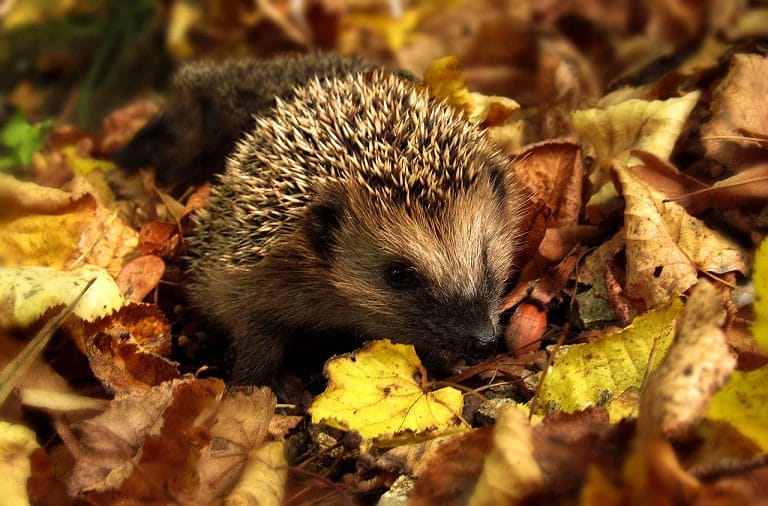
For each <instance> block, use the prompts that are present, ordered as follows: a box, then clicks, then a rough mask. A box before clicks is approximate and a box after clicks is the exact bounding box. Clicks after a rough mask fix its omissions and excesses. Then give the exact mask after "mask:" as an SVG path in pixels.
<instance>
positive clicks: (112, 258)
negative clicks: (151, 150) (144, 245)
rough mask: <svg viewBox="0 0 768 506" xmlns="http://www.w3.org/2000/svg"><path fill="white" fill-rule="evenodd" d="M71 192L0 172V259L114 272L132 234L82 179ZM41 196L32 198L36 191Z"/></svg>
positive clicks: (134, 241) (130, 246)
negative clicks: (1, 199)
mask: <svg viewBox="0 0 768 506" xmlns="http://www.w3.org/2000/svg"><path fill="white" fill-rule="evenodd" d="M77 181H80V182H81V183H79V184H77V183H75V185H76V186H78V187H79V188H80V189H79V190H78V191H77V192H73V193H71V194H68V195H67V194H65V193H63V192H61V191H58V190H57V191H51V190H50V189H45V188H43V187H40V186H37V185H35V184H32V183H22V182H19V181H16V180H15V179H13V178H10V177H8V176H6V175H3V174H0V195H8V196H9V200H7V202H8V205H7V207H5V209H3V210H2V211H0V260H2V261H3V262H4V263H5V264H11V265H14V264H15V265H42V266H48V267H54V268H63V267H74V266H77V265H78V264H79V263H87V264H93V265H97V266H99V267H104V268H105V269H107V271H109V273H110V274H112V275H113V276H116V275H117V273H118V272H120V267H121V266H122V263H123V259H124V258H125V256H126V255H127V254H128V253H130V252H131V251H133V249H134V248H135V247H136V244H137V234H136V232H135V231H134V230H133V229H131V228H129V227H127V226H126V225H124V224H123V223H122V222H121V221H120V220H119V219H118V218H117V217H116V215H115V214H114V213H113V212H111V211H110V210H108V209H106V208H105V207H103V206H102V205H100V204H99V201H98V200H97V198H96V197H95V196H94V194H93V193H83V191H89V190H88V189H90V188H91V186H90V185H89V184H87V183H85V182H83V180H81V179H77V180H76V182H77ZM38 193H39V194H40V195H39V196H37V194H38Z"/></svg>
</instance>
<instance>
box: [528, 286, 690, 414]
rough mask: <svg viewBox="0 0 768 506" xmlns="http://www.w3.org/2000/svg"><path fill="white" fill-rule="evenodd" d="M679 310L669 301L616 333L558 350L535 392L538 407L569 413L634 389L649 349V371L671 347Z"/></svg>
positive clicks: (679, 305) (676, 302) (676, 303)
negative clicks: (536, 393)
mask: <svg viewBox="0 0 768 506" xmlns="http://www.w3.org/2000/svg"><path fill="white" fill-rule="evenodd" d="M681 309H682V302H680V299H679V298H677V297H675V298H673V299H671V300H670V301H669V302H668V303H667V304H666V305H664V306H662V307H659V308H658V309H654V310H651V311H648V312H646V313H645V314H643V315H640V316H638V317H637V318H635V320H634V321H633V322H632V324H631V325H630V326H628V327H626V328H624V329H622V330H620V331H618V332H614V333H610V334H606V335H604V336H602V337H601V338H600V339H599V340H596V341H594V342H591V343H587V344H574V345H571V346H566V347H563V348H561V355H560V356H558V357H556V358H555V361H554V364H553V365H552V368H551V370H550V371H549V374H548V375H547V377H546V379H545V380H544V385H543V386H542V387H541V391H540V393H539V400H540V405H541V406H544V407H545V408H558V409H559V410H561V411H565V412H569V413H570V412H573V411H576V410H579V409H584V408H586V407H587V406H590V405H595V404H598V405H599V404H602V403H604V402H607V401H608V400H610V398H611V397H613V396H617V395H620V394H622V393H623V392H624V391H625V390H627V389H629V388H640V385H641V384H642V382H643V378H644V376H645V371H646V368H647V367H648V360H649V359H650V357H651V350H652V349H653V348H654V346H655V353H654V359H653V363H652V364H651V365H650V367H651V368H652V369H653V368H655V367H656V366H657V365H658V364H659V363H660V362H661V359H662V358H663V356H664V353H665V352H666V350H667V348H668V347H669V345H670V343H671V342H672V336H673V334H674V323H675V319H676V318H677V317H678V315H679V314H680V310H681Z"/></svg>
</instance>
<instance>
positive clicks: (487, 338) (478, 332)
mask: <svg viewBox="0 0 768 506" xmlns="http://www.w3.org/2000/svg"><path fill="white" fill-rule="evenodd" d="M466 340H467V345H468V348H469V351H470V353H471V354H473V355H476V356H481V357H485V356H488V355H491V354H492V353H494V352H495V351H496V347H497V345H498V342H499V341H498V339H497V337H496V326H495V325H494V324H493V322H490V321H489V322H488V323H486V324H485V325H483V326H480V327H477V328H475V329H472V330H471V331H470V333H469V335H468V336H467V337H466Z"/></svg>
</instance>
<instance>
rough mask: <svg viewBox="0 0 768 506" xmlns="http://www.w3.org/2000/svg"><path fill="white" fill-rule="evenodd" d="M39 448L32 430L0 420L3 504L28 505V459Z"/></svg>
mask: <svg viewBox="0 0 768 506" xmlns="http://www.w3.org/2000/svg"><path fill="white" fill-rule="evenodd" d="M39 447H40V445H38V444H37V438H36V436H35V433H34V432H33V431H32V430H30V429H28V428H26V427H24V426H23V425H14V424H11V423H8V422H5V421H2V420H0V476H2V477H3V478H2V479H1V480H0V496H1V497H2V498H3V500H2V502H3V504H9V505H16V504H18V505H23V504H29V497H28V496H27V479H28V478H29V476H30V474H31V466H30V462H29V457H30V454H31V453H32V451H34V449H35V448H39Z"/></svg>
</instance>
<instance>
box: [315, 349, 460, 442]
mask: <svg viewBox="0 0 768 506" xmlns="http://www.w3.org/2000/svg"><path fill="white" fill-rule="evenodd" d="M325 373H326V375H327V376H328V380H329V383H328V388H326V390H325V392H323V393H322V394H321V395H320V396H318V397H317V398H316V399H315V401H314V402H313V403H312V405H311V406H310V408H309V412H310V414H311V415H312V422H313V423H318V424H319V423H323V424H326V425H330V426H331V427H336V428H339V429H343V430H354V431H357V432H358V433H360V435H361V436H362V437H363V439H364V440H366V441H370V442H372V443H373V444H375V445H376V446H397V445H399V444H406V443H412V442H415V441H419V440H424V439H429V438H433V437H437V436H442V435H445V434H450V433H454V432H459V431H462V430H464V429H465V428H466V422H464V421H463V420H462V419H461V410H462V409H463V405H464V399H463V397H462V394H461V392H460V391H458V390H456V389H455V388H450V387H445V388H441V389H439V390H436V391H429V390H428V387H427V385H426V381H425V379H426V371H425V370H424V367H423V366H422V365H421V362H419V358H418V357H417V356H416V352H415V351H414V348H413V346H412V345H405V344H393V343H392V342H390V341H389V340H388V339H386V340H383V341H374V342H373V343H370V344H368V345H366V346H365V347H364V348H363V349H361V350H359V351H357V352H356V353H355V354H353V355H348V356H341V357H337V358H334V359H331V360H329V361H328V363H327V364H326V366H325Z"/></svg>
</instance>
